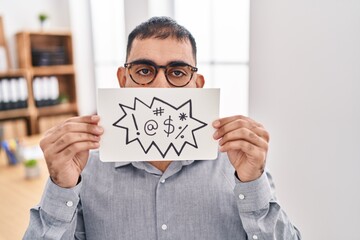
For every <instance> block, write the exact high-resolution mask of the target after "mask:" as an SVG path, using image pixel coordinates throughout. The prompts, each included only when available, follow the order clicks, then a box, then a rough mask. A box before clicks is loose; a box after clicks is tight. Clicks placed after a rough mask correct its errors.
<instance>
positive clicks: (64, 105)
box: [0, 31, 78, 137]
mask: <svg viewBox="0 0 360 240" xmlns="http://www.w3.org/2000/svg"><path fill="white" fill-rule="evenodd" d="M16 43H17V57H18V65H19V69H17V70H7V71H3V72H0V82H3V81H4V80H9V79H20V78H23V79H25V80H26V88H27V98H26V106H25V107H23V108H16V109H13V108H11V107H10V108H9V107H7V108H5V109H4V108H2V110H0V122H6V121H7V122H9V121H13V120H15V119H16V120H23V121H24V122H25V125H26V135H33V134H38V133H41V132H43V131H45V130H47V129H48V128H50V127H51V126H53V125H54V124H56V123H57V122H59V121H63V120H64V118H67V117H70V116H75V115H78V107H77V99H76V75H75V68H74V65H73V49H72V36H71V33H70V32H66V31H65V32H44V31H41V32H29V31H24V32H19V33H17V34H16ZM0 86H1V85H0ZM14 137H17V136H14Z"/></svg>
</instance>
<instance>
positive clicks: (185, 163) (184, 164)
mask: <svg viewBox="0 0 360 240" xmlns="http://www.w3.org/2000/svg"><path fill="white" fill-rule="evenodd" d="M194 161H195V160H181V161H179V162H181V164H182V165H183V166H187V165H190V164H192V163H193V162H194ZM131 163H132V162H131V161H129V162H115V164H114V167H115V168H120V167H124V166H126V165H129V164H131Z"/></svg>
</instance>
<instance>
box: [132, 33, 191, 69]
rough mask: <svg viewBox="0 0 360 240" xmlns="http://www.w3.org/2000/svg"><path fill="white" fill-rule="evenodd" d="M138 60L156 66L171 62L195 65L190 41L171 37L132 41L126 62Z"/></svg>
mask: <svg viewBox="0 0 360 240" xmlns="http://www.w3.org/2000/svg"><path fill="white" fill-rule="evenodd" d="M138 59H149V60H152V61H154V62H156V63H157V64H164V63H167V62H171V61H184V62H187V63H190V64H195V59H194V57H193V54H192V47H191V44H190V41H189V40H178V39H176V38H171V37H169V38H166V39H158V38H146V39H138V38H136V39H134V41H133V43H132V47H131V50H130V53H129V57H128V61H129V62H130V61H134V60H138Z"/></svg>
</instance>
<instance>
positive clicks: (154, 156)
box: [98, 88, 220, 162]
mask: <svg viewBox="0 0 360 240" xmlns="http://www.w3.org/2000/svg"><path fill="white" fill-rule="evenodd" d="M219 95H220V90H219V89H200V88H119V89H98V115H99V116H100V118H101V120H100V125H101V126H102V127H103V128H104V134H103V135H102V137H101V141H100V148H99V152H100V159H101V161H104V162H124V161H149V160H204V159H215V158H216V157H217V152H218V143H217V141H216V140H214V139H213V137H212V136H213V134H214V128H213V127H212V122H213V121H214V120H216V119H218V118H219V97H220V96H219Z"/></svg>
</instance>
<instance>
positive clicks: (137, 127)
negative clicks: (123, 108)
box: [131, 114, 140, 135]
mask: <svg viewBox="0 0 360 240" xmlns="http://www.w3.org/2000/svg"><path fill="white" fill-rule="evenodd" d="M131 115H132V118H133V120H134V124H135V128H136V131H139V129H138V126H137V124H136V120H135V116H134V114H131ZM136 134H137V135H140V133H139V132H136Z"/></svg>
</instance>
